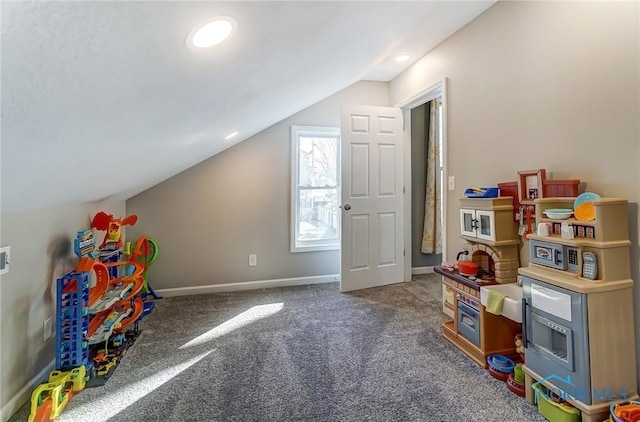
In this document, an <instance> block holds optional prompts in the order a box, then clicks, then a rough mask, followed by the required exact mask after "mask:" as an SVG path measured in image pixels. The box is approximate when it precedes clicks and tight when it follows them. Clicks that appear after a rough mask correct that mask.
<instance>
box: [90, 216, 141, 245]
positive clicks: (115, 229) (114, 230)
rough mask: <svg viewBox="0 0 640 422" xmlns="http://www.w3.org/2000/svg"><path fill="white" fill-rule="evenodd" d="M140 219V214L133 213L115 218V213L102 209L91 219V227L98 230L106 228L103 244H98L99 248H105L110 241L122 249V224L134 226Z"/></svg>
mask: <svg viewBox="0 0 640 422" xmlns="http://www.w3.org/2000/svg"><path fill="white" fill-rule="evenodd" d="M136 221H138V216H137V215H135V214H132V215H130V216H128V217H125V218H123V219H119V218H115V217H114V216H113V214H107V213H105V212H102V211H100V212H99V213H97V214H96V215H95V216H94V217H93V220H92V221H91V228H95V229H97V230H106V231H107V233H106V234H105V235H104V240H103V241H102V244H101V245H100V246H98V249H102V248H104V247H105V246H106V245H107V244H108V243H115V248H116V249H120V247H121V246H122V239H121V238H120V237H121V234H122V230H121V228H122V226H133V225H134V224H136Z"/></svg>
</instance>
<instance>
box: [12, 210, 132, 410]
mask: <svg viewBox="0 0 640 422" xmlns="http://www.w3.org/2000/svg"><path fill="white" fill-rule="evenodd" d="M98 211H104V212H106V213H109V214H113V215H115V216H118V217H124V216H125V203H124V201H117V202H102V203H97V204H74V205H65V206H61V207H55V208H43V209H38V210H32V211H24V212H3V213H2V216H1V220H2V226H0V239H2V246H7V245H9V246H11V263H10V271H9V273H7V274H4V275H2V276H0V302H1V304H0V305H1V306H0V311H1V312H0V322H1V323H0V338H2V339H3V341H1V342H0V368H2V370H1V371H0V404H1V407H2V408H3V415H2V416H3V417H8V416H10V415H11V414H12V412H13V411H16V410H17V409H18V408H8V407H7V406H8V404H7V403H8V402H9V401H10V400H11V399H12V398H13V397H14V396H16V394H18V393H19V392H20V390H21V389H22V388H23V387H24V386H25V385H26V384H27V383H28V382H29V381H30V380H31V379H33V378H34V377H36V376H37V375H38V374H39V373H40V372H41V371H43V370H44V369H46V368H47V366H48V365H49V364H50V363H51V362H52V361H53V360H54V359H55V351H54V345H55V341H54V337H51V338H49V340H47V341H46V342H45V341H43V323H44V321H45V319H47V318H49V317H54V316H55V303H54V302H53V300H55V299H54V298H55V281H56V279H57V277H60V276H62V275H64V274H66V273H67V272H68V271H69V270H70V269H72V267H71V268H70V267H69V265H72V263H74V262H75V259H73V258H72V259H69V260H67V259H55V260H54V259H52V249H53V242H54V241H56V240H57V239H63V240H65V239H66V240H68V241H69V243H68V244H67V245H68V247H69V248H70V249H71V251H72V250H73V249H72V244H71V240H72V239H73V238H74V237H75V235H76V232H77V231H79V230H83V229H88V228H89V226H90V225H91V219H92V218H93V216H94V215H95V214H96V212H98ZM104 233H105V232H97V236H96V241H97V242H101V241H102V237H103V235H104ZM123 235H124V234H123ZM71 255H72V254H71ZM48 292H50V293H48ZM54 327H55V325H54ZM54 330H55V328H54ZM51 369H53V368H51ZM48 375H49V374H48V373H47V374H45V377H46V376H48ZM43 381H44V380H43V379H40V380H38V382H39V383H40V382H43ZM24 393H25V394H23V396H22V397H20V398H19V399H18V400H17V403H16V405H17V406H20V405H22V403H24V402H25V401H26V400H28V399H29V397H30V395H31V391H30V390H27V391H25V392H24ZM5 412H6V413H5Z"/></svg>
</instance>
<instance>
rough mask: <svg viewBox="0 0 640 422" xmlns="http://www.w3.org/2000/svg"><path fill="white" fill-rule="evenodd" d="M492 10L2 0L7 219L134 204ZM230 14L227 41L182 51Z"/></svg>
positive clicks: (477, 5)
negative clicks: (205, 26) (210, 23)
mask: <svg viewBox="0 0 640 422" xmlns="http://www.w3.org/2000/svg"><path fill="white" fill-rule="evenodd" d="M493 3H494V1H470V2H456V1H443V2H436V1H413V2H363V1H358V2H266V1H261V2H241V1H234V2H180V1H178V2H161V1H153V2H127V1H123V2H48V1H44V2H2V3H1V8H2V9H1V14H2V49H1V59H2V61H1V63H2V79H1V80H2V126H1V129H2V157H1V158H2V161H1V165H2V168H1V170H2V186H1V187H2V210H3V211H10V210H24V209H30V208H41V207H48V206H55V205H60V204H66V203H78V202H94V201H98V200H102V199H107V198H111V199H125V198H128V197H131V196H133V195H135V194H136V193H139V192H141V191H143V190H145V189H147V188H149V187H151V186H153V185H155V184H157V183H159V182H161V181H163V180H166V179H167V178H169V177H171V176H173V175H175V174H177V173H179V172H181V171H183V170H185V169H187V168H189V167H191V166H193V165H195V164H197V163H199V162H201V161H203V160H205V159H207V158H209V157H211V156H213V155H215V154H217V153H219V152H220V151H223V150H224V149H226V148H228V147H230V146H231V145H233V144H234V143H237V142H240V141H242V140H244V139H246V138H248V137H250V136H251V135H253V134H256V133H258V132H260V131H261V130H264V129H265V128H267V127H269V126H271V125H273V124H274V123H277V122H278V121H280V120H282V119H284V118H286V117H288V116H290V115H292V114H294V113H296V112H298V111H300V110H302V109H304V108H306V107H308V106H310V105H312V104H314V103H316V102H317V101H319V100H321V99H323V98H326V97H327V96H329V95H332V94H334V93H335V92H337V91H339V90H341V89H343V88H345V87H347V86H349V85H351V84H353V83H355V82H357V81H359V80H363V79H364V80H382V81H388V80H391V79H392V78H393V77H395V76H396V75H397V74H399V73H400V72H402V71H403V70H404V69H405V68H406V67H408V66H409V65H411V64H412V63H413V62H415V60H417V59H418V58H420V57H421V56H423V55H424V54H425V53H427V52H428V51H429V50H430V49H432V48H433V47H435V46H436V45H437V44H439V43H440V42H442V41H443V40H444V39H446V38H447V37H448V36H450V35H451V34H452V33H454V32H455V31H457V30H458V29H460V28H461V27H462V26H464V25H465V24H466V23H468V22H469V21H471V20H472V19H473V18H475V17H476V16H477V15H479V14H480V13H482V12H483V11H484V10H485V9H487V8H488V7H490V6H491V5H492V4H493ZM221 15H227V16H232V17H234V18H235V20H236V21H237V22H238V26H237V30H236V32H235V33H234V34H233V36H232V37H231V38H229V39H228V40H226V41H225V42H223V43H222V44H219V45H218V46H216V47H213V48H211V49H209V50H206V51H197V52H196V51H193V50H191V49H188V48H186V46H185V38H186V36H187V34H188V33H189V31H190V30H191V29H192V28H193V27H194V26H196V25H198V24H201V23H203V22H205V21H207V20H208V19H210V18H213V17H216V16H221ZM401 53H403V54H409V55H410V56H411V59H410V60H409V61H408V62H405V63H402V64H398V63H396V62H395V61H394V58H395V57H396V56H397V55H399V54H401ZM233 131H239V135H238V136H237V137H236V138H234V139H233V140H232V141H225V140H224V137H225V136H226V135H227V134H229V133H231V132H233Z"/></svg>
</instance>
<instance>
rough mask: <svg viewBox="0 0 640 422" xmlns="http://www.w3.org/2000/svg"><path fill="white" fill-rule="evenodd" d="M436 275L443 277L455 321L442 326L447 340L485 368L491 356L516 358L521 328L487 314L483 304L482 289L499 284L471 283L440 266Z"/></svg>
mask: <svg viewBox="0 0 640 422" xmlns="http://www.w3.org/2000/svg"><path fill="white" fill-rule="evenodd" d="M435 272H436V273H438V274H440V275H442V276H443V279H442V283H443V285H444V286H445V288H446V289H447V291H448V292H450V294H448V295H447V298H446V300H445V306H446V307H447V308H448V309H449V310H450V311H451V312H452V314H453V319H451V320H449V321H445V322H444V323H443V324H442V335H443V336H444V338H446V339H447V340H449V341H450V342H451V343H453V344H454V345H455V346H456V347H458V348H459V349H460V350H462V351H463V352H464V353H465V354H467V355H468V356H469V357H470V358H471V359H473V360H474V361H475V362H476V363H477V364H478V365H480V366H482V367H483V368H486V367H487V356H489V355H491V354H501V355H505V356H511V357H516V356H517V354H516V353H515V343H514V338H515V336H516V334H519V333H520V332H521V326H520V324H518V323H517V322H515V321H511V320H510V319H508V318H505V317H503V316H500V315H494V314H491V313H489V312H486V310H485V307H484V306H482V305H481V304H480V287H481V286H488V285H495V284H498V283H496V282H495V281H489V282H479V281H476V280H470V279H469V278H468V277H465V276H462V275H460V274H459V273H458V271H449V270H446V269H444V268H442V267H441V266H436V267H435Z"/></svg>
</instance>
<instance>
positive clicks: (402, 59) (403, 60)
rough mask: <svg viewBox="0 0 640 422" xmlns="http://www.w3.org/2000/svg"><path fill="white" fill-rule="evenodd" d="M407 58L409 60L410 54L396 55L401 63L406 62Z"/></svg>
mask: <svg viewBox="0 0 640 422" xmlns="http://www.w3.org/2000/svg"><path fill="white" fill-rule="evenodd" d="M407 60H409V56H407V55H406V54H403V55H402V56H398V57H396V61H397V62H399V63H402V62H406V61H407Z"/></svg>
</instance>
